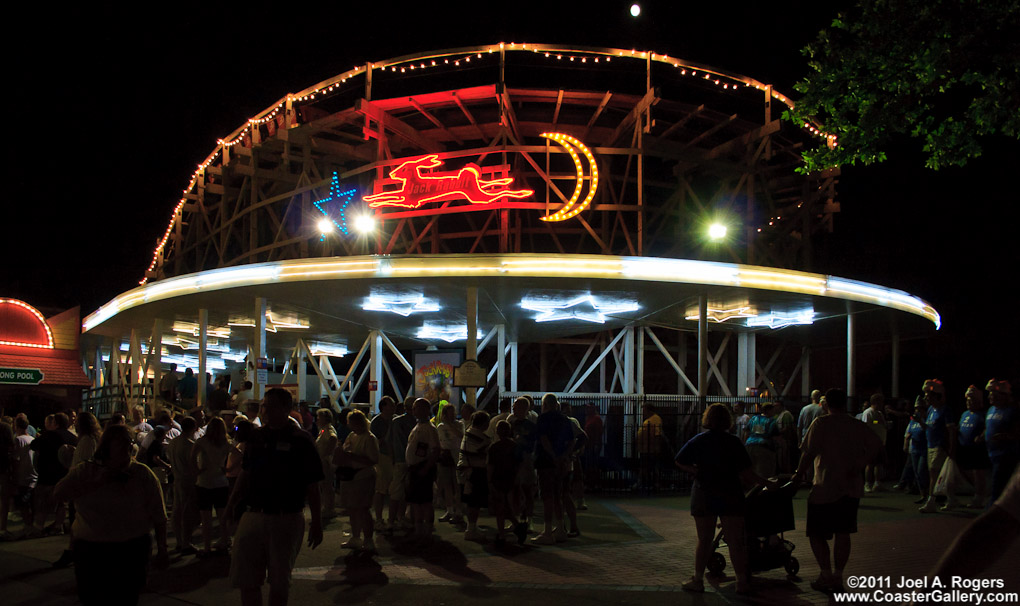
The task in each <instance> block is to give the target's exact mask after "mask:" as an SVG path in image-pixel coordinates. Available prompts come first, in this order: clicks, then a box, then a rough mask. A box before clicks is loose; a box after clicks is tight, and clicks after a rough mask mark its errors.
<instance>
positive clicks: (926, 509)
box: [917, 498, 937, 513]
mask: <svg viewBox="0 0 1020 606" xmlns="http://www.w3.org/2000/svg"><path fill="white" fill-rule="evenodd" d="M917 510H918V511H920V512H921V513H935V511H936V510H937V505H936V503H935V499H931V498H929V499H928V500H927V501H925V503H924V505H923V506H921V507H918V508H917Z"/></svg>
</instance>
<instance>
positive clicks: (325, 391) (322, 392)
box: [319, 356, 333, 399]
mask: <svg viewBox="0 0 1020 606" xmlns="http://www.w3.org/2000/svg"><path fill="white" fill-rule="evenodd" d="M327 369H328V371H327ZM332 370H333V365H332V364H330V363H329V356H319V374H321V375H322V376H326V375H327V374H328V372H332ZM322 396H330V398H332V397H333V394H332V393H331V392H330V390H329V386H328V385H326V383H324V382H322V381H319V398H320V399H321V398H322Z"/></svg>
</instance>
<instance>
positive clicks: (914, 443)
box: [903, 396, 929, 505]
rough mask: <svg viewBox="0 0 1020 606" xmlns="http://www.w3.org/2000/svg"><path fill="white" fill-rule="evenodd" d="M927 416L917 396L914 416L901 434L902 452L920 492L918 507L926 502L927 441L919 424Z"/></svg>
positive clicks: (922, 403) (927, 482) (925, 407)
mask: <svg viewBox="0 0 1020 606" xmlns="http://www.w3.org/2000/svg"><path fill="white" fill-rule="evenodd" d="M927 415H928V406H927V405H926V404H925V402H924V399H923V398H922V397H920V396H919V397H918V398H917V401H916V402H915V403H914V414H913V415H911V417H910V422H909V423H908V424H907V430H906V431H905V432H904V434H903V452H905V453H907V456H908V457H909V459H910V463H909V465H910V466H911V467H912V468H913V470H914V478H915V479H916V482H917V489H918V490H919V491H920V492H921V498H920V499H918V500H917V501H915V503H916V504H918V505H920V504H922V503H924V502H925V501H927V500H928V486H929V477H928V440H927V438H926V437H925V435H924V434H925V430H924V425H922V424H921V422H922V421H923V420H924V418H925V417H926V416H927Z"/></svg>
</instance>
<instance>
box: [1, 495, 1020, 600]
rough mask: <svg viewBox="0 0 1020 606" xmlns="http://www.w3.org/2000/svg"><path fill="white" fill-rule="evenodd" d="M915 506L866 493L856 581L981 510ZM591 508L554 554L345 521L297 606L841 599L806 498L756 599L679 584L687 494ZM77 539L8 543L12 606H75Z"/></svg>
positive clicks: (197, 592) (301, 588)
mask: <svg viewBox="0 0 1020 606" xmlns="http://www.w3.org/2000/svg"><path fill="white" fill-rule="evenodd" d="M912 498H913V497H908V496H905V495H901V494H894V493H881V494H877V495H874V496H871V495H869V496H868V497H866V498H865V499H864V501H863V503H862V509H861V516H860V518H861V522H860V532H859V533H858V534H857V535H854V539H853V540H854V548H853V554H852V556H851V560H850V564H849V567H848V570H847V572H848V574H881V575H892V576H899V575H904V576H923V575H924V572H925V571H926V570H927V569H928V568H929V567H930V566H931V564H932V563H933V562H934V561H935V560H936V559H937V558H938V555H939V554H940V553H941V552H942V551H943V550H944V549H945V547H946V546H947V545H948V544H949V542H950V541H951V540H952V538H953V537H954V536H955V535H956V533H958V532H959V531H960V530H961V529H962V528H963V527H964V526H965V525H966V523H967V522H969V520H970V519H972V518H973V517H974V515H975V514H974V513H956V514H936V515H931V516H922V515H921V514H918V513H916V510H915V509H914V506H913V505H912V503H911V500H912ZM590 504H591V505H592V507H591V510H590V511H588V512H583V513H581V514H580V515H581V518H580V520H581V528H582V531H583V532H584V535H583V536H582V537H581V538H579V539H575V540H570V541H568V542H567V543H563V544H560V545H557V546H550V547H531V546H527V547H524V548H519V547H517V546H516V545H509V546H506V547H502V548H497V547H495V546H494V545H493V544H492V542H491V540H490V541H489V542H487V543H482V544H479V543H473V542H467V541H464V540H463V538H462V537H461V536H459V535H457V534H455V533H454V531H453V529H452V527H450V526H448V525H441V526H440V528H439V532H438V534H437V540H436V541H435V542H434V543H433V545H432V546H430V547H428V548H426V549H424V550H419V549H417V548H414V547H412V546H410V545H408V544H406V543H405V542H403V541H400V540H392V539H388V538H384V537H380V539H379V540H377V543H378V545H379V554H378V555H377V556H374V557H368V556H362V555H354V554H351V553H350V552H348V551H345V550H342V549H340V548H339V547H338V545H339V544H340V542H342V540H343V537H342V534H341V533H342V531H343V529H344V528H345V524H343V523H342V522H341V521H334V522H332V523H331V524H330V525H329V526H328V527H327V531H326V540H325V542H324V544H323V545H322V546H320V547H319V549H317V550H315V551H311V550H308V549H307V548H306V549H304V550H302V553H301V556H300V557H299V559H298V565H297V570H296V571H295V581H294V588H293V596H294V599H293V600H292V603H294V604H298V603H300V604H304V603H313V604H314V603H366V604H371V603H376V602H380V603H382V602H385V603H387V604H405V603H406V604H437V605H440V604H443V605H445V604H456V603H462V602H464V601H465V600H466V599H468V598H471V599H474V598H479V599H482V598H484V599H485V600H486V601H487V602H488V603H490V604H492V605H493V606H498V605H501V604H503V603H506V604H507V605H508V606H509V604H519V603H520V602H522V601H526V602H534V603H535V606H540V605H544V604H553V603H559V602H561V601H562V600H563V599H564V598H565V597H567V596H569V597H570V598H571V599H572V600H583V601H584V602H585V603H588V604H602V603H605V604H631V603H633V604H648V603H652V604H659V603H666V602H667V601H668V602H670V603H673V602H678V603H681V604H707V605H714V604H727V603H750V604H775V603H783V604H828V603H830V598H829V597H828V596H826V595H824V594H821V593H818V592H816V591H813V590H812V589H811V588H810V587H809V584H808V582H809V581H810V580H811V579H813V578H814V577H815V576H816V575H817V573H818V568H817V566H816V565H815V564H814V558H813V557H812V556H811V553H810V548H809V546H808V541H807V539H806V537H805V536H804V534H803V519H804V509H805V505H804V500H803V494H802V495H799V497H798V498H797V499H796V500H795V512H796V514H797V516H796V517H797V526H798V529H797V530H795V531H792V532H789V533H787V534H786V538H787V539H788V540H790V541H792V542H793V543H795V544H796V551H795V552H794V555H796V556H797V557H798V559H799V560H800V563H801V572H800V578H799V579H792V580H791V579H788V578H787V575H786V573H785V572H784V571H783V570H781V569H779V570H773V571H767V572H762V573H757V574H756V575H755V585H756V589H757V591H756V594H755V595H754V596H752V597H750V598H742V597H740V596H737V595H736V594H735V593H734V579H733V577H732V568H731V567H729V566H728V567H727V569H726V573H728V574H727V576H725V577H723V578H722V579H719V580H713V579H709V581H710V583H711V585H710V586H709V587H708V591H707V592H706V594H704V595H691V594H686V593H683V592H681V591H680V590H679V585H680V584H681V583H682V582H683V581H684V580H686V579H687V578H688V577H689V576H690V574H691V571H692V569H693V546H694V540H695V531H694V524H693V522H692V520H691V518H690V516H689V514H688V512H687V510H686V499H678V498H614V499H597V498H596V499H590ZM484 521H486V519H484V518H483V522H484ZM488 521H490V522H491V519H488ZM488 534H489V536H490V539H491V536H492V535H493V534H494V530H493V529H492V528H488ZM65 544H66V543H65V539H64V538H62V537H51V538H46V539H36V540H30V541H18V542H13V543H0V595H3V596H4V600H3V602H4V604H5V606H7V605H13V604H26V605H27V604H31V605H32V606H39V605H42V604H68V603H74V599H73V595H74V584H73V574H72V573H71V571H68V570H61V571H54V570H53V569H51V568H49V566H48V564H47V562H48V561H51V560H53V559H55V558H56V557H57V556H58V555H59V553H60V550H61V549H63V546H64V545H65ZM723 554H724V556H726V558H727V560H728V559H729V554H728V553H727V552H725V551H723ZM227 564H228V560H227V558H218V559H212V560H197V559H195V558H176V559H175V561H174V562H173V565H172V566H171V568H170V569H169V570H167V571H164V572H160V573H157V574H154V575H152V577H151V579H150V587H149V589H150V592H149V593H146V594H144V595H143V597H142V603H143V604H160V605H162V604H180V603H191V604H210V605H215V606H224V605H227V604H236V603H238V598H237V595H236V592H234V591H232V590H231V589H230V588H229V586H228V583H227V581H226V579H225V578H224V577H225V573H226V567H227ZM1018 569H1020V545H1014V546H1013V548H1012V549H1011V550H1010V551H1009V552H1008V553H1007V555H1006V556H1005V557H1004V558H1003V559H1002V560H1001V561H1000V562H998V563H997V564H996V565H995V566H994V567H993V568H992V569H991V570H989V571H988V572H987V574H986V575H985V576H988V577H992V578H1003V579H1007V582H1008V583H1010V585H1009V589H1010V590H1012V591H1020V575H1017V573H1016V572H1015V571H1016V570H1018ZM649 600H650V601H651V602H649Z"/></svg>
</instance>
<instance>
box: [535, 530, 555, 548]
mask: <svg viewBox="0 0 1020 606" xmlns="http://www.w3.org/2000/svg"><path fill="white" fill-rule="evenodd" d="M531 542H532V543H534V544H535V545H555V544H556V539H555V538H553V535H551V534H549V533H546V532H543V533H542V534H540V535H537V536H534V537H531Z"/></svg>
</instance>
